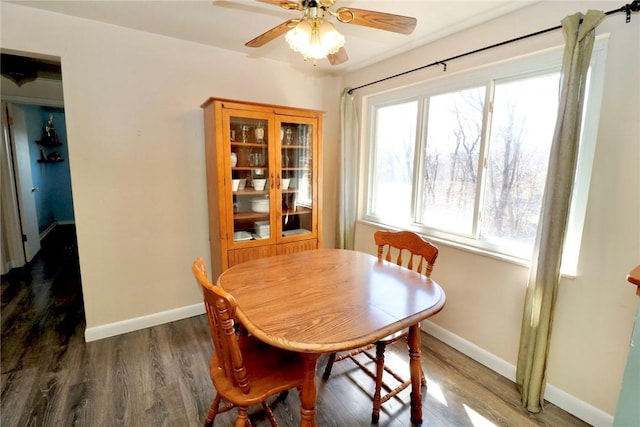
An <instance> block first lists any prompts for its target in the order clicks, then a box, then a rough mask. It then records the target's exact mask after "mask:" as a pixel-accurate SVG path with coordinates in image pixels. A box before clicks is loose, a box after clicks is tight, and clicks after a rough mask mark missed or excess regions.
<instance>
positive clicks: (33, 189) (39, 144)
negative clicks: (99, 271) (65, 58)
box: [1, 51, 82, 299]
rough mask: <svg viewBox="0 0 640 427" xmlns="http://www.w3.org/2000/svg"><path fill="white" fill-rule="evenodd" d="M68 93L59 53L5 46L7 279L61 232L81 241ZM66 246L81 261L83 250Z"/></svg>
mask: <svg viewBox="0 0 640 427" xmlns="http://www.w3.org/2000/svg"><path fill="white" fill-rule="evenodd" d="M62 94H63V91H62V72H61V67H60V60H59V59H56V58H51V57H43V56H40V55H38V56H30V55H29V54H26V53H19V54H16V53H15V52H11V54H9V53H7V52H5V51H2V94H1V97H2V109H3V116H2V118H3V120H2V121H3V123H2V128H3V132H2V136H3V147H2V148H3V149H2V156H3V159H2V177H3V183H2V211H3V213H2V217H3V218H2V219H3V221H2V233H1V235H2V249H3V251H2V252H3V255H2V275H3V279H4V278H5V274H7V273H9V272H10V271H12V269H16V270H18V271H24V272H28V271H31V270H32V269H33V267H34V266H35V265H37V262H41V261H42V257H44V256H46V252H47V250H45V249H46V248H44V247H43V249H42V250H41V242H42V244H43V245H44V246H47V247H49V249H48V251H49V252H51V251H52V249H51V246H52V244H51V243H50V242H51V241H56V242H58V241H60V239H59V236H60V235H61V234H62V235H65V236H73V239H71V240H72V241H75V215H74V208H73V191H72V186H71V173H70V163H71V159H70V158H69V150H68V142H69V141H68V138H67V132H66V114H65V109H64V101H63V97H62ZM5 178H8V179H5ZM12 212H13V216H15V217H17V218H12ZM5 217H6V219H5ZM47 236H49V238H48V239H47ZM56 236H58V237H56ZM47 242H49V243H47ZM69 245H70V244H69ZM69 245H67V246H69ZM74 245H75V243H74ZM12 246H13V250H6V249H10V248H11V247H12ZM71 246H73V245H71ZM71 246H70V247H71ZM16 247H21V248H20V249H21V250H20V251H19V250H17V249H16ZM8 252H11V253H8ZM17 252H21V254H18V253H17ZM65 252H67V253H68V255H69V256H70V257H72V258H73V260H71V263H72V264H73V265H77V264H78V263H79V260H78V253H77V250H73V251H71V250H65ZM7 253H8V254H7ZM32 264H33V265H32ZM29 276H30V275H29ZM34 280H35V278H34ZM3 282H4V280H3ZM81 289H82V288H81V287H80V286H78V288H77V292H79V293H80V295H79V297H80V299H82V292H81Z"/></svg>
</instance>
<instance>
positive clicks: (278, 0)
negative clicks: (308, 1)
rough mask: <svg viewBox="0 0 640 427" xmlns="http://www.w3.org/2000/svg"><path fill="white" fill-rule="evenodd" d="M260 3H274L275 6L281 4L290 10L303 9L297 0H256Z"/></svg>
mask: <svg viewBox="0 0 640 427" xmlns="http://www.w3.org/2000/svg"><path fill="white" fill-rule="evenodd" d="M256 1H259V2H260V3H267V4H272V5H274V6H280V7H281V8H283V9H289V10H302V9H301V6H300V4H299V3H298V2H296V1H287V0H256Z"/></svg>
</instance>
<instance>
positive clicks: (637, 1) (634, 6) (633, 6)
mask: <svg viewBox="0 0 640 427" xmlns="http://www.w3.org/2000/svg"><path fill="white" fill-rule="evenodd" d="M638 11H640V0H634V1H633V2H631V3H628V4H626V5H624V6H622V7H620V8H618V9H615V10H610V11H608V12H605V15H613V14H614V13H619V12H625V13H626V14H627V18H626V21H625V22H626V23H629V22H631V12H638ZM560 28H562V25H557V26H555V27H551V28H547V29H546V30H540V31H536V32H535V33H531V34H527V35H524V36H520V37H516V38H514V39H511V40H506V41H503V42H500V43H496V44H492V45H490V46H485V47H482V48H480V49H476V50H472V51H470V52H466V53H461V54H460V55H456V56H452V57H451V58H447V59H442V60H440V61H436V62H432V63H431V64H427V65H423V66H421V67H418V68H414V69H412V70H408V71H403V72H402V73H398V74H394V75H392V76H389V77H385V78H382V79H379V80H376V81H373V82H369V83H365V84H363V85H360V86H357V87H354V88H352V89H349V91H348V92H349V94H350V95H351V94H353V92H355V91H356V90H358V89H362V88H363V87H367V86H371V85H374V84H377V83H381V82H384V81H387V80H391V79H395V78H396V77H400V76H404V75H405V74H409V73H413V72H415V71H420V70H424V69H425V68H429V67H434V66H436V65H442V66H443V67H444V69H443V71H447V62H450V61H453V60H454V59H459V58H462V57H464V56H469V55H473V54H475V53H478V52H483V51H485V50H489V49H493V48H495V47H499V46H503V45H506V44H509V43H513V42H517V41H520V40H523V39H527V38H530V37H534V36H538V35H540V34H544V33H549V32H551V31H555V30H559V29H560Z"/></svg>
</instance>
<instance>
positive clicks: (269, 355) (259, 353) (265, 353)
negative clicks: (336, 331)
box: [209, 336, 304, 406]
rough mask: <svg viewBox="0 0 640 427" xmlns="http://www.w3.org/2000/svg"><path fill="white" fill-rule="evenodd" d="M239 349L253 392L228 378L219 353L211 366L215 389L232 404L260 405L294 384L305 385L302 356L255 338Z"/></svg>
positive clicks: (243, 342) (245, 342) (240, 342)
mask: <svg viewBox="0 0 640 427" xmlns="http://www.w3.org/2000/svg"><path fill="white" fill-rule="evenodd" d="M239 346H240V349H241V351H242V356H243V358H244V364H245V368H246V370H247V377H248V379H249V384H250V389H249V393H247V394H245V393H243V392H242V391H241V390H240V389H239V388H238V387H236V386H235V385H234V384H232V382H231V381H230V379H229V378H228V377H227V376H225V375H224V373H223V372H222V370H221V369H220V368H219V366H220V363H219V361H218V358H217V353H214V354H213V356H212V357H211V362H210V363H209V370H210V374H211V380H212V381H213V385H214V387H215V388H216V390H218V392H220V393H221V394H222V395H223V396H224V397H225V399H226V400H228V401H229V402H231V403H233V404H234V405H238V406H246V405H254V404H259V403H261V402H263V401H264V400H265V399H266V398H267V397H269V396H272V395H274V394H278V393H280V392H283V391H286V390H289V389H290V388H291V384H292V383H294V384H295V383H299V385H301V384H302V377H303V374H304V369H303V361H302V357H301V356H300V354H298V353H294V352H290V351H286V350H282V349H279V348H277V347H272V346H270V345H268V344H265V343H263V342H262V341H260V340H258V339H256V338H254V337H251V336H247V337H243V338H242V339H240V340H239Z"/></svg>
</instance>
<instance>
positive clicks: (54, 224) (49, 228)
mask: <svg viewBox="0 0 640 427" xmlns="http://www.w3.org/2000/svg"><path fill="white" fill-rule="evenodd" d="M56 225H58V222H56V221H53V222H52V223H51V224H49V226H48V227H47V228H45V229H44V231H43V232H42V233H40V241H42V239H44V238H45V237H47V234H49V233H51V231H53V229H54V228H56Z"/></svg>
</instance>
